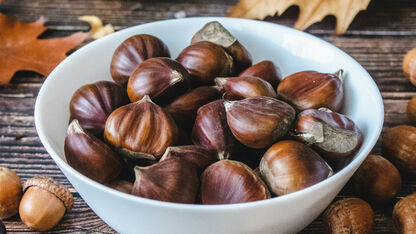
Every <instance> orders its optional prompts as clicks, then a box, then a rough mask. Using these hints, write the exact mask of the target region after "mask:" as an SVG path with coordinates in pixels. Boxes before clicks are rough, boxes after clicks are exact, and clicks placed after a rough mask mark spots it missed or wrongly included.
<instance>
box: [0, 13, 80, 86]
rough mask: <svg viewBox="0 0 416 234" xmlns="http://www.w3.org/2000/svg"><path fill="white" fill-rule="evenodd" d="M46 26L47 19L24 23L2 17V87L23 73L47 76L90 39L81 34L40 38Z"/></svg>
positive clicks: (0, 81)
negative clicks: (75, 49) (18, 73)
mask: <svg viewBox="0 0 416 234" xmlns="http://www.w3.org/2000/svg"><path fill="white" fill-rule="evenodd" d="M44 23H45V19H44V18H40V19H39V20H38V21H36V22H34V23H24V22H20V21H15V20H14V19H12V18H10V17H8V16H6V15H3V14H0V84H5V83H8V82H10V80H11V78H12V77H13V75H14V73H15V72H16V71H20V70H31V71H35V72H38V73H40V74H42V75H45V76H46V75H48V74H49V73H50V72H51V71H52V70H53V69H54V68H55V66H56V65H58V64H59V63H60V62H61V61H62V60H63V59H64V58H65V57H66V55H65V53H66V52H68V51H69V50H70V49H72V48H74V47H75V46H77V45H79V44H80V43H81V42H82V41H83V40H84V39H85V38H87V36H88V33H82V32H78V33H74V34H72V35H70V36H67V37H61V38H52V39H38V38H37V37H38V36H39V35H40V34H41V33H43V32H44V31H45V30H46V29H47V27H45V26H44V25H43V24H44Z"/></svg>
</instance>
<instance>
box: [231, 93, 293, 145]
mask: <svg viewBox="0 0 416 234" xmlns="http://www.w3.org/2000/svg"><path fill="white" fill-rule="evenodd" d="M224 106H225V110H226V112H227V123H228V126H229V127H230V129H231V132H232V133H233V135H234V137H235V138H236V139H237V140H238V141H239V142H241V143H242V144H244V145H246V146H248V147H251V148H255V149H260V148H265V147H268V146H270V145H271V144H273V143H275V142H276V141H277V140H279V139H281V138H282V137H283V136H285V135H286V133H287V132H288V131H289V128H290V127H291V125H292V123H293V121H294V119H295V110H294V109H293V108H292V107H291V106H290V105H289V104H287V103H285V102H283V101H280V100H277V99H275V98H271V97H254V98H247V99H244V100H240V101H225V102H224Z"/></svg>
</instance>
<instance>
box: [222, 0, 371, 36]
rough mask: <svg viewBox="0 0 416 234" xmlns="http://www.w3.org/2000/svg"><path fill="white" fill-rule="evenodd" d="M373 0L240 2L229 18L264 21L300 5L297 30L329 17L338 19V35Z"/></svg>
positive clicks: (254, 0)
mask: <svg viewBox="0 0 416 234" xmlns="http://www.w3.org/2000/svg"><path fill="white" fill-rule="evenodd" d="M370 1H371V0H240V2H239V3H238V4H237V5H236V6H234V7H233V8H232V9H231V11H230V13H229V14H228V16H231V17H240V18H248V19H263V18H265V17H266V16H268V15H271V16H273V15H274V14H275V13H277V14H278V15H281V14H282V13H283V12H285V11H286V9H287V8H289V7H290V6H292V5H298V6H299V9H300V13H299V18H298V20H297V21H296V23H295V26H294V27H295V28H296V29H299V30H304V29H306V28H307V27H309V26H310V25H311V24H313V23H316V22H319V21H321V20H322V19H323V18H324V17H325V16H327V15H334V16H335V17H336V18H337V26H336V33H337V34H342V33H344V32H345V31H346V30H347V28H348V26H349V25H350V24H351V22H352V20H353V19H354V17H355V15H356V14H357V13H358V12H360V11H361V10H365V9H367V6H368V4H369V3H370Z"/></svg>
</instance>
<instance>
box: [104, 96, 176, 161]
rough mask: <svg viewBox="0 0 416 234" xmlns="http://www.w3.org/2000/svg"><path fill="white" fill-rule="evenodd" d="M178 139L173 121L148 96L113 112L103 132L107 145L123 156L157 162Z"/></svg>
mask: <svg viewBox="0 0 416 234" xmlns="http://www.w3.org/2000/svg"><path fill="white" fill-rule="evenodd" d="M178 136H179V130H178V127H177V126H176V124H175V121H174V120H173V119H172V117H171V116H170V115H168V114H166V113H165V111H164V110H163V109H162V108H161V107H160V106H158V105H157V104H155V103H153V102H152V100H151V99H150V98H149V96H144V98H143V99H142V100H140V101H137V102H134V103H131V104H128V105H125V106H122V107H119V108H118V109H116V110H115V111H113V113H111V114H110V116H109V117H108V119H107V121H106V124H105V131H104V137H105V139H106V141H107V142H108V143H110V144H111V145H112V146H113V147H115V148H116V149H117V150H118V151H119V152H120V153H122V154H123V155H124V156H127V157H133V158H136V159H137V158H145V159H150V160H156V159H159V158H160V157H161V156H162V154H163V153H164V152H165V150H166V148H168V146H172V145H175V144H176V143H177V141H178V138H179V137H178Z"/></svg>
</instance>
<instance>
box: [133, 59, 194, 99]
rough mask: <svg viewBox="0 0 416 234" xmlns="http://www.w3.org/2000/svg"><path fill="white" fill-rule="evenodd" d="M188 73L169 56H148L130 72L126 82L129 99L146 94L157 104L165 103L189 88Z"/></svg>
mask: <svg viewBox="0 0 416 234" xmlns="http://www.w3.org/2000/svg"><path fill="white" fill-rule="evenodd" d="M189 82H190V81H189V73H188V71H186V69H185V68H184V67H183V66H182V65H181V64H180V63H178V62H177V61H175V60H173V59H170V58H150V59H148V60H146V61H144V62H142V63H141V64H140V65H139V66H138V67H137V69H136V70H135V71H134V72H133V74H131V76H130V78H129V82H128V84H127V94H128V95H129V98H130V101H132V102H135V101H138V100H140V99H142V98H143V97H144V96H145V95H148V96H149V97H150V98H151V99H152V100H153V101H154V102H156V103H158V104H166V103H168V102H170V101H171V100H172V99H174V98H176V97H177V96H179V95H180V94H183V93H185V92H186V91H187V90H188V88H189Z"/></svg>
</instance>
